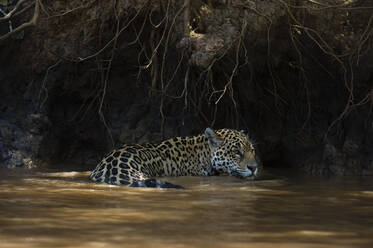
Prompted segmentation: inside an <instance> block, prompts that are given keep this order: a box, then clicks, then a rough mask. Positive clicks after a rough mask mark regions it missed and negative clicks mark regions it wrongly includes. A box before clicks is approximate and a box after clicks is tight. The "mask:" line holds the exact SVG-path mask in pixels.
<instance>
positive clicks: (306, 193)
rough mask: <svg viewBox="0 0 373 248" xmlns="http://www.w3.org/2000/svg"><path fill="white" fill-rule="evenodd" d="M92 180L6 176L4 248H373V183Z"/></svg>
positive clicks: (1, 187)
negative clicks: (161, 184) (157, 184)
mask: <svg viewBox="0 0 373 248" xmlns="http://www.w3.org/2000/svg"><path fill="white" fill-rule="evenodd" d="M88 174H89V172H43V171H39V172H35V171H30V170H7V169H3V170H0V199H1V200H0V223H1V224H0V247H2V248H3V247H4V248H8V247H9V248H10V247H95V248H96V247H301V248H302V247H328V248H331V247H372V246H373V236H372V234H373V218H372V216H373V181H372V178H370V177H367V178H332V179H330V178H329V179H328V178H320V177H304V176H299V175H296V174H295V175H286V174H284V173H278V172H273V171H271V172H266V171H265V172H264V175H263V176H262V177H261V178H259V179H258V180H255V181H245V180H239V179H235V178H232V177H225V176H222V177H180V178H167V181H169V182H172V183H176V184H179V185H183V186H184V187H185V188H186V189H185V190H169V189H168V190H160V189H138V188H127V187H118V186H109V185H103V184H95V183H92V182H90V181H89V180H88V179H87V177H88Z"/></svg>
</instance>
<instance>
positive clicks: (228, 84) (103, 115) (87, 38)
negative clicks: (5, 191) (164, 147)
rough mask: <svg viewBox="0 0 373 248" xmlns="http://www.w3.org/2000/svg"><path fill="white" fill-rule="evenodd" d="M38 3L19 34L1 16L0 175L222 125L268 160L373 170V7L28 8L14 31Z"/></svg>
mask: <svg viewBox="0 0 373 248" xmlns="http://www.w3.org/2000/svg"><path fill="white" fill-rule="evenodd" d="M16 2H17V1H8V5H7V6H4V5H0V7H1V8H2V9H3V10H4V11H6V12H9V11H11V10H12V9H13V8H14V6H15V4H16ZM33 2H35V4H34V5H29V4H32V3H33ZM320 2H321V1H320ZM38 4H39V6H38V7H39V8H40V12H39V15H38V18H37V21H36V24H35V25H31V26H29V27H26V28H25V29H23V30H21V31H19V32H17V33H16V34H14V35H12V36H10V37H8V38H5V39H1V36H3V35H6V34H7V33H8V32H9V25H8V22H4V21H1V20H0V35H1V36H0V68H1V70H0V167H7V168H14V167H28V168H32V167H48V168H59V169H67V168H69V169H92V168H94V167H95V165H96V163H97V162H98V161H99V160H100V158H101V157H102V156H103V155H104V154H105V153H106V152H108V151H109V150H110V149H112V148H113V147H117V146H119V145H120V144H122V143H142V142H158V141H160V140H162V139H163V138H167V137H171V136H179V135H182V136H184V135H194V134H197V133H201V132H202V131H203V130H204V129H205V128H206V127H207V126H211V127H213V128H222V127H227V128H237V129H247V130H249V133H250V134H251V136H252V138H253V139H255V141H256V143H257V146H258V151H259V152H260V157H261V160H262V162H263V164H264V166H269V167H271V166H272V167H283V168H286V169H291V168H297V169H300V170H302V171H304V172H307V173H311V174H321V175H372V174H373V153H372V151H373V118H372V103H373V49H372V48H373V46H372V45H373V43H372V36H373V32H372V30H373V15H372V14H371V13H372V9H373V4H372V2H371V1H364V0H356V1H342V0H334V1H332V0H330V1H323V2H322V3H321V4H318V3H317V2H316V1H290V0H271V1H260V0H257V1H244V0H241V1H240V0H237V1H233V0H232V1H224V0H209V1H171V0H161V1H144V0H137V1H135V0H134V1H125V0H117V1H95V0H71V1H62V0H54V1H47V0H45V1H34V0H26V1H25V2H24V3H23V4H22V7H27V6H30V7H27V9H26V10H25V11H24V12H22V13H20V14H18V15H16V16H14V17H12V18H11V21H12V25H13V28H17V27H19V26H20V25H21V24H22V23H25V22H27V21H29V20H30V19H31V18H32V16H33V15H34V10H35V6H36V5H38ZM21 9H22V8H21Z"/></svg>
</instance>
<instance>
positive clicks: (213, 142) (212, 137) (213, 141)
mask: <svg viewBox="0 0 373 248" xmlns="http://www.w3.org/2000/svg"><path fill="white" fill-rule="evenodd" d="M205 135H206V137H207V140H208V142H209V144H210V146H212V147H213V148H216V147H218V146H219V145H220V144H221V142H222V139H221V138H220V137H219V136H218V135H217V134H216V133H215V131H214V130H212V129H211V128H209V127H208V128H206V130H205Z"/></svg>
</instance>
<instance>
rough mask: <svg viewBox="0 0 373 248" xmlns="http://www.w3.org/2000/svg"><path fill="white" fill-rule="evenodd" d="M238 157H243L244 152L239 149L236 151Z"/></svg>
mask: <svg viewBox="0 0 373 248" xmlns="http://www.w3.org/2000/svg"><path fill="white" fill-rule="evenodd" d="M235 153H236V158H241V157H242V152H241V151H239V150H237V151H236V152H235Z"/></svg>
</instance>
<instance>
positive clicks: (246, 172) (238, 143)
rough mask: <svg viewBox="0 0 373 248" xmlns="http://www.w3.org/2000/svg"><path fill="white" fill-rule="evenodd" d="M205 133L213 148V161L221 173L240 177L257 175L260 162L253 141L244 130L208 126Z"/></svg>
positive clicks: (213, 164) (215, 167)
mask: <svg viewBox="0 0 373 248" xmlns="http://www.w3.org/2000/svg"><path fill="white" fill-rule="evenodd" d="M205 135H206V137H207V140H208V143H209V145H210V148H211V150H212V156H211V163H212V166H213V167H214V169H215V170H216V171H218V172H221V173H228V174H229V175H232V176H235V177H239V178H249V177H255V176H256V175H257V173H258V163H257V160H256V156H255V148H254V145H253V143H252V142H251V141H250V139H249V137H248V136H247V134H246V133H245V132H244V131H237V130H232V129H221V130H217V131H216V132H215V131H214V130H212V129H211V128H206V130H205Z"/></svg>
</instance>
